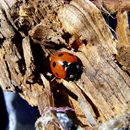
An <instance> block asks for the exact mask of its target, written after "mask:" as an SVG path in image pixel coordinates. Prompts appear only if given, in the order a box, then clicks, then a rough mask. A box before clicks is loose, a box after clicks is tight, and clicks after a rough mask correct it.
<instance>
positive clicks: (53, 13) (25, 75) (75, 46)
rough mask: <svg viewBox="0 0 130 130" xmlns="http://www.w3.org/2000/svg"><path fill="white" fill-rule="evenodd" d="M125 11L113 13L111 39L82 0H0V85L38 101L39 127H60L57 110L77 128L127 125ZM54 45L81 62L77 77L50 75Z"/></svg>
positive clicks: (129, 85)
mask: <svg viewBox="0 0 130 130" xmlns="http://www.w3.org/2000/svg"><path fill="white" fill-rule="evenodd" d="M127 2H128V1H127ZM126 13H127V12H118V13H117V21H118V22H117V29H116V33H117V38H115V37H114V36H113V35H112V33H111V31H110V28H109V26H108V25H107V24H106V22H105V20H104V18H103V16H102V14H101V12H100V10H99V9H98V8H97V7H96V6H95V5H94V4H93V3H92V2H91V1H88V0H86V1H85V0H73V1H71V2H70V1H63V0H58V1H56V0H52V1H51V0H49V1H48V0H47V1H40V0H39V1H37V0H34V1H31V0H28V1H22V0H21V1H17V2H16V1H14V3H13V2H11V4H10V3H9V1H5V0H2V1H1V3H0V19H1V21H0V23H1V26H0V75H1V76H0V84H1V86H2V88H3V89H4V90H5V91H16V92H18V93H19V94H20V95H21V96H22V97H23V98H24V99H25V100H26V101H27V102H28V103H29V104H30V105H32V106H38V109H39V111H40V114H41V118H39V119H38V120H37V122H36V127H37V128H38V129H39V130H40V129H42V128H45V127H46V126H47V128H46V129H52V130H53V129H59V128H60V129H65V128H64V127H63V125H62V124H61V123H60V121H59V120H58V118H57V116H56V113H58V112H59V111H60V112H65V113H69V114H70V117H73V118H74V122H75V124H76V125H77V128H79V129H80V128H81V129H87V128H88V129H90V128H92V129H104V128H108V129H110V130H111V129H114V128H118V129H119V128H123V127H128V124H129V118H130V110H129V108H130V77H129V74H130V69H129V68H130V59H129V57H130V49H129V37H128V36H129V27H128V19H127V15H126ZM124 17H125V19H124ZM57 50H61V51H68V52H70V53H73V54H74V55H76V56H78V57H79V59H80V60H81V61H82V63H83V73H82V75H81V77H80V79H79V80H78V81H73V82H72V81H66V80H64V79H56V78H53V79H52V75H51V70H50V67H49V57H50V56H51V55H52V53H54V52H56V51H57ZM59 99H60V100H59ZM70 108H71V109H70ZM73 110H74V111H73ZM46 117H50V121H46V120H45V119H46ZM111 121H112V122H111ZM45 122H46V123H45ZM49 122H53V125H52V124H49ZM48 124H49V125H48ZM56 124H57V125H58V127H56V126H57V125H56ZM86 125H87V127H86ZM41 126H42V128H41Z"/></svg>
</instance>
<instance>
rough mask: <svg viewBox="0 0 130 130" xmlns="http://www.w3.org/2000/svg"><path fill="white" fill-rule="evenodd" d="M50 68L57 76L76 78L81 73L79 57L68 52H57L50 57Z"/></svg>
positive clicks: (69, 78)
mask: <svg viewBox="0 0 130 130" xmlns="http://www.w3.org/2000/svg"><path fill="white" fill-rule="evenodd" d="M50 68H51V71H52V73H53V74H54V76H55V77H57V78H63V79H66V80H78V79H79V77H80V76H81V73H82V69H83V67H82V62H81V61H80V59H79V58H78V57H77V56H75V55H73V54H71V53H68V52H57V53H56V54H54V55H53V56H52V57H51V60H50Z"/></svg>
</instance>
